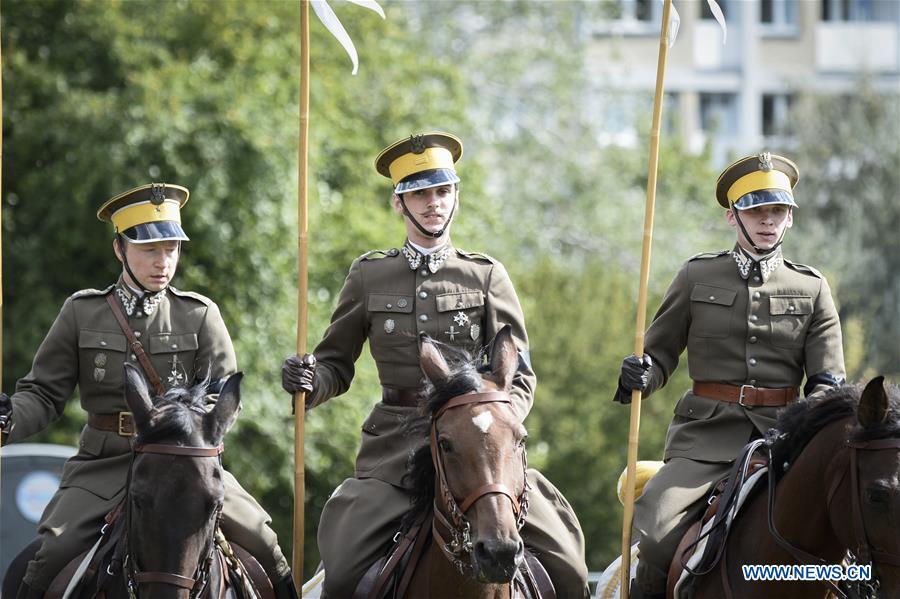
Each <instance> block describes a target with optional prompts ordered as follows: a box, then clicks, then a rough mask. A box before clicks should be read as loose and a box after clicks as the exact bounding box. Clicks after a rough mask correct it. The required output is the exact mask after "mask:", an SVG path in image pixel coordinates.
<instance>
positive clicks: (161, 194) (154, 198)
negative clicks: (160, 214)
mask: <svg viewBox="0 0 900 599" xmlns="http://www.w3.org/2000/svg"><path fill="white" fill-rule="evenodd" d="M165 201H166V186H165V184H164V183H151V184H150V203H151V204H153V205H154V206H156V209H157V210H159V207H160V206H162V204H163V202H165Z"/></svg>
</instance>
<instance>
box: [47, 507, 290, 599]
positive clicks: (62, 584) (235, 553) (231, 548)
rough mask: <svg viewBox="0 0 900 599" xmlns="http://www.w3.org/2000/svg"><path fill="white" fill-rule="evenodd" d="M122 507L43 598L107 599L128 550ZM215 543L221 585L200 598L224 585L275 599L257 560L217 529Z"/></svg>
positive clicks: (254, 598)
mask: <svg viewBox="0 0 900 599" xmlns="http://www.w3.org/2000/svg"><path fill="white" fill-rule="evenodd" d="M123 506H124V501H123V502H122V503H119V505H117V506H116V507H115V508H114V509H113V510H112V511H111V512H110V513H109V514H107V515H106V518H105V525H104V526H103V528H102V529H101V537H100V539H99V540H98V541H97V543H96V544H95V545H94V547H93V548H91V549H90V550H89V551H86V552H84V553H82V554H81V555H79V556H78V557H76V558H75V559H73V560H71V561H70V562H69V563H68V564H67V565H66V566H65V567H64V568H63V569H62V570H61V571H60V572H59V574H57V575H56V577H55V578H54V579H53V582H51V584H50V587H49V588H48V589H47V592H46V593H45V594H44V599H68V598H69V597H77V596H78V595H79V593H80V592H81V591H83V590H85V589H87V588H92V589H93V593H92V595H93V596H95V597H98V598H99V599H104V598H105V597H106V594H107V593H106V591H107V589H109V588H110V585H111V584H112V583H113V582H114V580H116V579H119V578H121V576H122V572H123V565H124V564H123V561H124V558H125V553H126V551H127V548H126V543H125V518H121V517H120V516H121V514H122V508H123ZM215 543H216V547H215V551H214V552H213V559H215V560H216V561H218V564H219V568H220V571H221V572H222V580H223V583H222V586H221V587H220V588H218V589H212V588H210V586H209V585H207V587H206V589H205V590H204V591H203V593H202V594H201V595H200V596H201V597H206V598H210V599H215V598H216V597H220V596H222V594H223V592H224V587H225V586H226V585H227V586H228V587H230V588H232V589H234V591H235V594H236V595H237V596H238V597H239V598H243V599H275V591H274V590H273V588H272V583H271V581H270V580H269V577H268V576H267V575H266V573H265V571H264V570H263V568H262V566H260V564H259V562H258V561H257V560H256V558H254V557H253V556H252V555H251V554H250V553H249V552H248V551H247V550H245V549H244V548H243V547H241V546H240V545H237V544H235V543H230V542H228V541H227V540H225V537H224V535H222V533H221V531H220V530H219V529H216V539H215ZM35 549H36V547H35Z"/></svg>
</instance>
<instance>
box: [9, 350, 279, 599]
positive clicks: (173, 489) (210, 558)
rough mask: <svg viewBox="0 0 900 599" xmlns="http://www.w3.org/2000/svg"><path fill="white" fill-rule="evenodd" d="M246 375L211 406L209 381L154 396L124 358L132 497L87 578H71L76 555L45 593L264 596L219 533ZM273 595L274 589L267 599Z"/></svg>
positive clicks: (115, 598)
mask: <svg viewBox="0 0 900 599" xmlns="http://www.w3.org/2000/svg"><path fill="white" fill-rule="evenodd" d="M242 377H243V375H242V374H241V373H237V374H234V375H232V376H231V377H229V378H228V380H227V381H226V382H225V384H224V386H223V388H222V391H221V393H220V394H219V397H218V400H217V401H216V403H215V405H214V406H213V407H212V409H211V410H209V411H207V409H206V407H205V385H200V386H197V387H194V388H193V389H183V388H173V389H171V390H169V391H168V392H167V393H166V394H165V395H164V396H162V397H159V398H157V399H156V400H155V401H153V400H151V398H150V393H149V390H148V388H147V384H146V382H145V381H144V377H143V376H142V374H141V373H140V371H138V369H137V368H136V367H134V366H132V365H131V364H125V378H126V382H125V400H126V403H127V404H128V407H129V409H130V410H131V412H132V415H133V419H134V427H135V432H136V436H135V438H134V440H133V455H132V461H131V466H130V469H129V473H128V483H127V489H126V495H125V499H124V500H123V502H122V503H121V504H120V505H119V507H118V508H117V509H116V510H115V511H114V514H115V517H113V514H111V515H110V516H108V517H107V521H108V524H107V526H105V527H104V535H103V537H104V538H103V539H101V542H99V543H98V544H97V545H96V546H95V548H94V550H93V551H92V552H91V553H93V558H92V559H91V558H89V559H88V560H87V561H84V563H85V564H88V563H90V564H91V565H89V566H86V568H87V571H88V573H89V574H88V576H87V577H85V578H84V579H82V580H81V583H80V584H77V585H76V584H75V582H74V581H73V582H71V583H70V581H72V579H73V578H81V574H80V573H79V574H76V573H75V566H76V565H77V564H78V563H79V562H82V561H83V560H81V559H77V560H73V562H72V563H71V564H70V566H69V567H68V568H66V569H64V570H63V572H61V573H60V574H59V575H57V577H56V579H55V580H54V582H53V583H52V584H51V586H50V588H49V589H48V591H47V593H46V595H45V597H58V596H62V595H63V592H64V591H66V589H67V587H71V589H69V593H70V594H69V595H68V596H70V597H72V598H84V599H89V598H91V597H94V596H95V595H96V594H97V592H98V590H99V589H104V590H103V591H101V593H105V595H106V598H107V599H119V598H121V599H137V598H140V599H147V598H152V599H169V598H173V599H175V598H178V599H187V598H190V599H196V598H198V597H201V596H202V597H210V598H214V599H215V598H219V599H248V598H255V597H258V596H260V591H259V590H258V589H257V588H256V587H255V586H254V584H259V583H256V582H255V581H254V583H250V582H249V576H248V573H247V571H246V570H244V569H243V566H240V565H238V564H237V563H235V561H234V556H233V553H232V554H229V555H226V553H225V552H228V551H231V550H233V549H234V548H235V547H236V546H231V545H228V543H227V542H226V541H224V539H223V538H221V536H218V538H217V532H218V524H219V519H220V515H221V512H222V506H223V503H224V499H225V487H224V482H223V468H222V463H221V457H220V456H221V454H222V451H223V449H224V446H223V443H222V440H223V439H224V437H225V433H226V432H227V431H228V429H229V428H231V426H232V425H233V424H234V421H235V419H236V418H237V415H238V412H239V411H240V382H241V379H242ZM117 533H118V534H117ZM104 541H105V543H104ZM223 548H224V549H223ZM237 551H238V552H240V551H241V550H237ZM241 557H242V558H243V557H245V556H244V555H241ZM18 561H19V562H20V563H21V562H23V561H24V562H27V558H23V559H22V560H18ZM229 571H231V572H230V573H229ZM235 572H238V573H239V574H240V575H239V576H235ZM16 576H17V575H16V574H15V573H13V571H12V568H11V569H10V571H8V572H7V576H6V581H5V583H4V586H6V582H9V581H10V580H13V581H15V580H21V574H18V576H19V577H18V578H16ZM226 580H229V581H230V583H231V584H226ZM16 584H17V583H16ZM271 592H272V591H271V586H269V587H268V588H265V589H264V590H263V591H262V596H270V594H271ZM6 593H7V589H6V588H4V595H6ZM9 596H10V597H12V596H15V593H14V592H13V593H12V594H10V595H9Z"/></svg>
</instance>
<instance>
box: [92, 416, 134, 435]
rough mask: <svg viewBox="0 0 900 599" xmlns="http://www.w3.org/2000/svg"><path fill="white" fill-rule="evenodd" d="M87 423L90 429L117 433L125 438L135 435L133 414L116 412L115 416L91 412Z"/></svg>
mask: <svg viewBox="0 0 900 599" xmlns="http://www.w3.org/2000/svg"><path fill="white" fill-rule="evenodd" d="M87 423H88V426H89V427H91V428H95V429H97V430H99V431H107V432H111V433H116V434H118V435H121V436H123V437H130V436H132V435H134V419H133V418H132V417H131V412H116V413H115V414H94V413H93V412H90V413H89V414H88V419H87Z"/></svg>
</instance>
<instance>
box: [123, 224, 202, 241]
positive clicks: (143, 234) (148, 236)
mask: <svg viewBox="0 0 900 599" xmlns="http://www.w3.org/2000/svg"><path fill="white" fill-rule="evenodd" d="M122 234H123V235H124V236H125V237H127V238H128V241H130V242H131V243H152V242H154V241H190V239H189V238H188V236H187V234H186V233H185V232H184V229H182V228H181V224H179V223H177V222H175V221H173V220H161V221H156V222H152V223H143V224H140V225H135V226H133V227H131V228H130V229H125V230H124V231H122Z"/></svg>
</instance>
